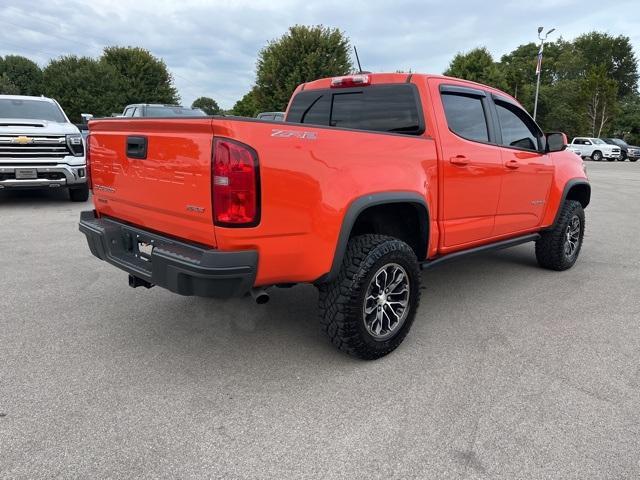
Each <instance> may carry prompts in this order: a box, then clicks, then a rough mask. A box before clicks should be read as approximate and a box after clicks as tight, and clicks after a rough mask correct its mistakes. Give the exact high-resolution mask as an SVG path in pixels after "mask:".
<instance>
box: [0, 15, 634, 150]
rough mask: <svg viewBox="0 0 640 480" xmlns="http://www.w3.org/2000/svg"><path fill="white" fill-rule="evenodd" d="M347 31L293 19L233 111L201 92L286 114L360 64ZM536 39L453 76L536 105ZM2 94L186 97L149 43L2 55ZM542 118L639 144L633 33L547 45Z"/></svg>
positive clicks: (215, 109) (74, 99)
mask: <svg viewBox="0 0 640 480" xmlns="http://www.w3.org/2000/svg"><path fill="white" fill-rule="evenodd" d="M350 52H351V46H350V42H349V39H348V38H347V36H346V35H345V34H344V33H343V32H342V31H340V30H339V29H336V28H330V27H324V26H321V25H318V26H304V25H296V26H293V27H290V28H289V29H288V31H287V32H286V33H285V34H284V35H282V36H281V37H280V38H277V39H275V40H273V41H271V42H269V43H268V44H267V45H266V46H265V47H264V48H263V49H262V50H261V51H260V52H258V58H257V62H256V76H255V81H254V84H253V86H252V87H251V89H250V90H249V92H247V93H246V94H245V95H244V96H243V97H242V98H241V99H240V100H238V101H237V102H236V103H235V105H234V106H233V108H232V109H231V110H229V111H226V112H224V111H222V110H221V109H220V107H219V106H218V104H217V102H216V101H215V100H214V99H212V98H209V97H200V98H198V99H197V100H196V101H194V102H193V104H192V106H193V107H197V108H201V109H203V110H204V111H205V112H206V113H207V114H209V115H215V114H219V113H227V114H232V115H241V116H250V117H253V116H255V115H256V114H257V113H258V112H261V111H283V110H284V109H285V108H286V105H287V102H288V101H289V97H290V96H291V93H292V92H293V90H294V89H295V87H296V86H297V85H299V84H300V83H304V82H308V81H311V80H314V79H317V78H322V77H331V76H337V75H346V74H348V73H350V72H353V71H354V65H353V63H352V61H351V57H350ZM537 53H538V45H536V44H535V43H527V44H524V45H520V46H518V47H517V48H515V49H514V50H513V51H512V52H510V53H508V54H506V55H503V56H502V57H501V58H500V60H499V61H496V60H495V59H494V58H493V56H492V55H491V53H490V52H489V51H488V50H487V49H486V48H485V47H479V48H475V49H473V50H471V51H469V52H467V53H458V54H456V55H455V56H454V58H453V59H452V61H451V63H450V64H449V67H448V68H447V70H446V71H445V72H444V73H445V74H446V75H450V76H454V77H459V78H464V79H467V80H473V81H477V82H480V83H484V84H488V85H491V86H494V87H496V88H499V89H501V90H503V91H505V92H507V93H509V94H511V95H512V96H514V97H515V98H517V99H518V100H519V101H520V103H522V104H523V105H524V106H525V108H527V109H528V110H529V111H532V110H533V101H534V93H535V83H536V75H535V68H536V57H537ZM0 93H20V94H24V95H40V94H44V95H46V96H50V97H53V98H56V99H57V100H58V101H59V102H60V104H61V105H62V106H63V108H64V109H65V111H66V112H67V114H68V115H69V116H70V117H71V118H72V119H73V120H76V121H77V120H79V118H80V113H84V112H87V113H93V114H94V115H97V116H105V115H110V114H111V113H113V112H121V111H122V108H123V107H124V106H125V105H127V104H129V103H177V102H179V100H180V97H179V95H178V92H177V89H176V88H175V86H174V82H173V78H172V76H171V74H170V72H169V71H168V69H167V67H166V65H165V63H164V61H163V60H162V59H158V58H156V57H154V56H153V55H151V53H150V52H149V51H147V50H145V49H142V48H136V47H107V48H105V49H104V51H103V53H102V55H101V56H100V57H99V58H97V59H93V58H88V57H77V56H73V55H70V56H64V57H60V58H58V59H54V60H51V61H50V62H49V64H48V65H47V66H46V67H44V68H43V69H41V68H40V67H39V66H38V65H37V64H36V63H35V62H33V61H31V60H30V59H28V58H25V57H21V56H17V55H8V56H6V57H4V58H0ZM537 120H538V123H539V124H540V125H541V127H542V128H543V129H545V130H546V131H564V132H566V133H567V134H569V135H570V136H576V135H591V136H596V137H598V136H616V137H621V138H625V139H626V140H627V141H629V142H632V143H636V144H638V143H640V96H639V95H638V62H637V59H636V56H635V54H634V52H633V48H632V46H631V42H630V40H629V38H628V37H626V36H622V35H620V36H611V35H609V34H606V33H600V32H590V33H586V34H584V35H581V36H579V37H578V38H576V39H575V40H573V41H565V40H563V39H562V38H561V39H559V40H557V41H555V42H549V43H546V44H545V48H544V60H543V63H542V74H541V85H540V96H539V103H538V118H537Z"/></svg>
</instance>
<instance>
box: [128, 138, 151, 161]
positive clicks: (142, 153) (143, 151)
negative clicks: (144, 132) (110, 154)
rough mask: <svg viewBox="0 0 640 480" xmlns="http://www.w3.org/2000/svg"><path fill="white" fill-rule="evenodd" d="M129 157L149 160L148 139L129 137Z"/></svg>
mask: <svg viewBox="0 0 640 480" xmlns="http://www.w3.org/2000/svg"><path fill="white" fill-rule="evenodd" d="M127 157H129V158H140V159H142V160H144V159H146V158H147V137H127Z"/></svg>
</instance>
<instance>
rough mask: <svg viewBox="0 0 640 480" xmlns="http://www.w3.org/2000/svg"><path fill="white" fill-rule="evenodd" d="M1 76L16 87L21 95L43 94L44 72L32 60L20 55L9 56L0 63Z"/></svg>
mask: <svg viewBox="0 0 640 480" xmlns="http://www.w3.org/2000/svg"><path fill="white" fill-rule="evenodd" d="M0 75H5V76H6V77H7V79H8V81H9V82H11V83H12V84H13V85H14V86H16V87H17V88H18V90H19V92H20V95H40V94H41V93H42V70H41V69H40V67H39V66H38V65H37V64H36V63H35V62H34V61H32V60H29V59H28V58H26V57H21V56H20V55H7V56H6V57H4V59H3V60H1V61H0Z"/></svg>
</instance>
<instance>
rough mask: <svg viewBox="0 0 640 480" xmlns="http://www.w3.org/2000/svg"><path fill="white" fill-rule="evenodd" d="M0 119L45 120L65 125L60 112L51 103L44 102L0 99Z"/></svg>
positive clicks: (64, 119)
mask: <svg viewBox="0 0 640 480" xmlns="http://www.w3.org/2000/svg"><path fill="white" fill-rule="evenodd" d="M0 118H15V119H18V118H19V119H29V120H47V121H49V122H59V123H66V121H67V120H66V118H64V115H63V114H62V111H61V110H60V108H58V106H57V105H56V104H55V103H53V102H47V101H44V100H23V99H17V98H3V99H0Z"/></svg>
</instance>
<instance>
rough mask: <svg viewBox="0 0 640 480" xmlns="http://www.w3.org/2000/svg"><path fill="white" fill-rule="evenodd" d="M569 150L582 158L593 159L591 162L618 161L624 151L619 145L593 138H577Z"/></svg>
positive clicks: (569, 146)
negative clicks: (604, 159)
mask: <svg viewBox="0 0 640 480" xmlns="http://www.w3.org/2000/svg"><path fill="white" fill-rule="evenodd" d="M568 148H569V150H571V151H572V152H575V153H576V154H578V155H580V156H581V157H582V158H586V157H591V160H595V161H596V162H599V161H600V160H602V159H603V158H606V159H607V160H609V161H610V162H613V161H614V160H618V158H620V155H621V154H622V151H621V150H620V147H619V146H617V145H609V144H608V143H607V142H605V141H604V140H601V139H599V138H593V137H576V138H574V139H573V140H572V141H571V143H570V144H569V145H568Z"/></svg>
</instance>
